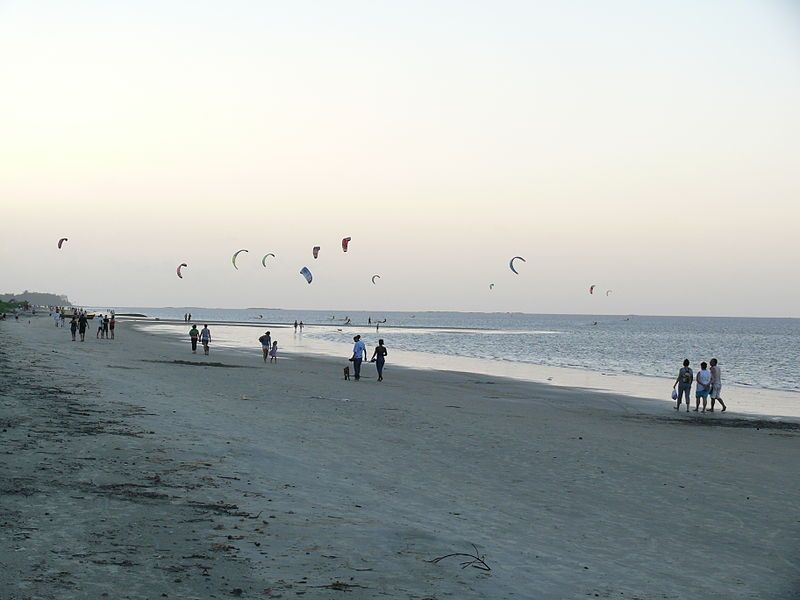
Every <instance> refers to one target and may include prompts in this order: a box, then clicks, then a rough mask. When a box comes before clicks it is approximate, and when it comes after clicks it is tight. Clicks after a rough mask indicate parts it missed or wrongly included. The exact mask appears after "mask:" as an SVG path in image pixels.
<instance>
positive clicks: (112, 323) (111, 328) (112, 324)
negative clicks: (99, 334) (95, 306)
mask: <svg viewBox="0 0 800 600" xmlns="http://www.w3.org/2000/svg"><path fill="white" fill-rule="evenodd" d="M116 326H117V322H116V320H115V319H114V315H111V319H109V321H108V331H109V333H110V334H111V339H112V340H113V339H114V328H115V327H116Z"/></svg>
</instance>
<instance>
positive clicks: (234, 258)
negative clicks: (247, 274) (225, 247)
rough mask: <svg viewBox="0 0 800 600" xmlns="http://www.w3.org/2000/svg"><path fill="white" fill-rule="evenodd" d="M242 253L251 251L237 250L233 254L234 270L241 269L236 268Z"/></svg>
mask: <svg viewBox="0 0 800 600" xmlns="http://www.w3.org/2000/svg"><path fill="white" fill-rule="evenodd" d="M242 252H249V250H245V249H244V248H243V249H241V250H237V251H236V252H234V253H233V256H231V262H232V263H233V268H234V269H236V270H237V271H238V270H239V267H237V266H236V257H237V256H239V255H240V254H241V253H242Z"/></svg>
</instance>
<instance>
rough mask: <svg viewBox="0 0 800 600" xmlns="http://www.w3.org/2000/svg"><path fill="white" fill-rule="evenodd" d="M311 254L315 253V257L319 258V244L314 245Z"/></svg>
mask: <svg viewBox="0 0 800 600" xmlns="http://www.w3.org/2000/svg"><path fill="white" fill-rule="evenodd" d="M311 254H313V255H314V258H317V256H319V246H314V247H313V248H312V249H311ZM309 283H310V282H309Z"/></svg>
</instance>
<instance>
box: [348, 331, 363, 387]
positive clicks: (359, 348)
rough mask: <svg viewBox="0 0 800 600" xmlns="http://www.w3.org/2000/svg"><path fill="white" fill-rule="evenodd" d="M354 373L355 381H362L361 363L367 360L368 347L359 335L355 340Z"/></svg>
mask: <svg viewBox="0 0 800 600" xmlns="http://www.w3.org/2000/svg"><path fill="white" fill-rule="evenodd" d="M353 342H355V343H354V344H353V358H351V359H350V360H352V361H353V372H354V374H355V380H356V381H358V380H359V379H361V361H363V360H364V359H366V358H367V346H366V345H365V344H364V342H362V341H361V336H360V335H357V336H355V337H354V338H353Z"/></svg>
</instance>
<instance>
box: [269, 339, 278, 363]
mask: <svg viewBox="0 0 800 600" xmlns="http://www.w3.org/2000/svg"><path fill="white" fill-rule="evenodd" d="M269 362H274V363H277V362H278V342H272V348H270V351H269Z"/></svg>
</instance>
